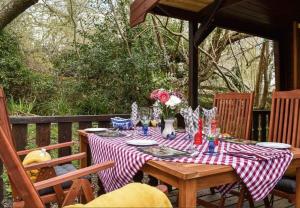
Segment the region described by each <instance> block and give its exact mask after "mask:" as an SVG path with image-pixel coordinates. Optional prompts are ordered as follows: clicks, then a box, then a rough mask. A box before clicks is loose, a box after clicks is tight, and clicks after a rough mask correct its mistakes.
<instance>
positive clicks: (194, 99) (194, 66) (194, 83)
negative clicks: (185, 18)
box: [189, 21, 199, 109]
mask: <svg viewBox="0 0 300 208" xmlns="http://www.w3.org/2000/svg"><path fill="white" fill-rule="evenodd" d="M197 30H198V23H197V22H192V21H190V22H189V105H190V106H191V107H192V108H193V109H195V108H196V107H197V106H198V67H199V62H198V61H199V60H198V52H199V51H198V46H195V44H194V41H195V34H196V32H197Z"/></svg>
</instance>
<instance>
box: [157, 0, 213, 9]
mask: <svg viewBox="0 0 300 208" xmlns="http://www.w3.org/2000/svg"><path fill="white" fill-rule="evenodd" d="M212 2H213V0H160V1H159V4H162V5H167V6H171V7H175V8H179V9H185V10H188V11H192V12H199V11H200V10H201V9H203V8H204V7H206V6H207V5H209V4H211V3H212Z"/></svg>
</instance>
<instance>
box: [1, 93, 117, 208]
mask: <svg viewBox="0 0 300 208" xmlns="http://www.w3.org/2000/svg"><path fill="white" fill-rule="evenodd" d="M0 127H1V134H2V135H1V142H0V143H1V148H0V155H1V158H2V160H3V163H4V165H5V166H6V168H7V173H8V176H9V179H10V182H11V187H12V191H13V200H14V207H22V206H23V205H24V203H25V204H26V207H41V206H40V205H39V206H37V205H38V204H40V202H42V203H43V204H48V203H50V202H57V203H58V204H59V205H60V206H63V205H66V204H69V203H70V202H72V200H74V199H75V198H76V197H77V196H78V194H79V192H80V190H81V189H82V190H83V193H84V196H85V197H84V198H85V199H86V200H91V199H92V197H93V196H92V195H91V193H92V190H91V186H90V183H89V181H88V180H87V179H85V178H81V177H83V176H87V175H89V174H91V173H96V172H98V171H100V170H104V169H107V168H110V167H112V166H113V165H114V162H106V163H104V164H100V165H95V166H91V167H88V168H83V169H81V170H75V168H71V169H72V170H73V171H72V172H69V171H68V172H64V173H62V174H64V175H61V176H57V170H58V169H59V167H65V166H66V163H70V162H71V161H74V160H81V159H83V158H84V157H86V153H79V154H73V155H70V156H66V157H61V158H57V159H52V160H49V161H46V162H41V163H35V164H31V165H27V166H25V167H23V166H22V164H21V160H20V158H19V156H23V155H26V154H28V153H29V152H30V151H32V150H23V151H19V152H16V151H15V144H14V140H13V138H12V133H11V128H10V123H9V118H8V113H7V108H6V102H5V96H4V92H3V90H2V89H1V88H0ZM71 145H73V142H67V143H61V144H56V145H51V146H47V147H43V148H45V149H46V150H53V149H58V148H63V147H67V146H71ZM36 169H39V170H40V173H39V175H38V178H37V181H36V183H35V184H31V182H30V180H29V178H28V176H27V174H26V172H25V171H29V170H36ZM69 169H70V164H69ZM24 174H25V175H26V176H27V177H25V176H24ZM56 176H57V177H56ZM24 177H25V178H24ZM28 180H29V181H28ZM72 180H73V183H72V182H71V181H72ZM29 182H30V183H29ZM25 185H26V186H27V188H26V189H32V188H34V189H32V190H30V191H29V192H26V191H25V193H26V194H28V193H33V192H34V193H40V194H41V196H40V199H39V200H37V202H35V201H34V202H33V201H30V200H27V198H28V196H27V195H26V194H25V195H24V193H23V191H20V189H18V187H24V186H25ZM71 185H72V187H71V188H70V186H71ZM49 190H50V191H49ZM35 198H36V197H35ZM30 203H31V204H30ZM35 203H36V204H35ZM31 205H32V206H31ZM35 205H36V206H35Z"/></svg>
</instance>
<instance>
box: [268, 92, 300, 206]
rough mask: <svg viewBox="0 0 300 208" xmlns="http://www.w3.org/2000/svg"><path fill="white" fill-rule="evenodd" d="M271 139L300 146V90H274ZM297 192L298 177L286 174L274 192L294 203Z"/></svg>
mask: <svg viewBox="0 0 300 208" xmlns="http://www.w3.org/2000/svg"><path fill="white" fill-rule="evenodd" d="M269 141H271V142H281V143H287V144H290V145H292V147H296V148H300V90H292V91H274V92H273V94H272V109H271V116H270V127H269ZM295 192H296V178H295V177H293V176H284V177H283V178H282V179H281V180H280V181H279V182H278V184H277V185H276V188H275V190H274V191H273V194H274V195H277V196H280V197H283V198H286V199H288V200H289V201H290V202H291V203H294V202H295Z"/></svg>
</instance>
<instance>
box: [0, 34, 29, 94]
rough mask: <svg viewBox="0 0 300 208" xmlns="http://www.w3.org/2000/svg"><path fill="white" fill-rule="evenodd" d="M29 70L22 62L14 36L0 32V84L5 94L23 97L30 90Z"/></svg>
mask: <svg viewBox="0 0 300 208" xmlns="http://www.w3.org/2000/svg"><path fill="white" fill-rule="evenodd" d="M30 77H31V72H30V70H28V69H27V68H26V67H25V66H24V64H23V58H22V55H21V53H20V49H19V45H18V42H17V40H16V38H15V37H13V36H12V35H10V34H8V33H6V32H3V31H2V32H0V85H2V86H3V88H4V89H5V90H6V93H7V95H12V96H14V98H17V99H18V98H23V97H24V95H26V94H28V93H29V92H30V90H31V82H30Z"/></svg>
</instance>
